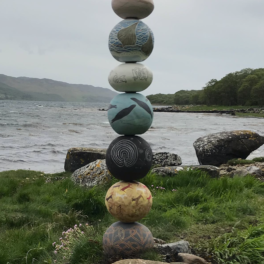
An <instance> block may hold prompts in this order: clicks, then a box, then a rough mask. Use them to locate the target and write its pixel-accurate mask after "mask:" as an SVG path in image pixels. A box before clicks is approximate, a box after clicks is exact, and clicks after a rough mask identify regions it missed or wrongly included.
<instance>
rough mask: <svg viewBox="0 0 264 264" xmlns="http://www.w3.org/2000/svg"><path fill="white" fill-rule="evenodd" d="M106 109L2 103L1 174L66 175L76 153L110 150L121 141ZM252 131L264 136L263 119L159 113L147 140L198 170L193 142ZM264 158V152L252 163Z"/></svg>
mask: <svg viewBox="0 0 264 264" xmlns="http://www.w3.org/2000/svg"><path fill="white" fill-rule="evenodd" d="M107 106H108V105H107V104H98V103H64V102H32V101H30V102H29V101H0V171H5V170H17V169H26V170H28V169H31V170H39V171H43V172H46V173H53V172H61V171H64V161H65V157H66V153H67V150H68V149H69V148H72V147H94V148H107V147H108V145H109V144H110V143H111V142H112V141H113V140H114V139H115V138H116V137H117V136H118V135H117V134H116V133H115V132H114V131H113V130H112V129H111V126H110V125H109V123H108V119H107V112H100V111H98V109H99V108H103V107H104V108H106V107H107ZM240 129H243V130H252V131H254V132H257V133H259V134H261V135H264V119H257V118H238V117H234V116H229V115H218V114H193V113H190V114H188V113H155V114H154V122H153V124H152V127H151V129H150V130H149V131H148V132H147V133H145V134H144V135H142V137H143V138H144V139H145V140H147V141H148V142H149V143H150V145H151V147H152V149H153V151H159V152H164V151H166V152H172V153H176V154H178V155H180V156H181V158H182V161H183V164H198V161H197V158H196V155H195V151H194V148H193V142H194V141H195V140H196V139H197V138H199V137H201V136H205V135H207V134H210V133H215V132H221V131H229V130H240ZM258 156H264V146H262V147H261V148H259V149H258V150H256V151H255V152H253V153H252V154H251V155H250V157H249V158H253V157H258Z"/></svg>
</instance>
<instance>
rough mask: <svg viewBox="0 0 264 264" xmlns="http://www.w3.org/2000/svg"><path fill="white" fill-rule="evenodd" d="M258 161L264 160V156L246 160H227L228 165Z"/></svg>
mask: <svg viewBox="0 0 264 264" xmlns="http://www.w3.org/2000/svg"><path fill="white" fill-rule="evenodd" d="M256 162H264V157H258V158H254V159H252V160H245V159H231V160H229V161H228V162H227V164H228V165H231V166H235V165H238V164H241V165H243V164H254V163H256Z"/></svg>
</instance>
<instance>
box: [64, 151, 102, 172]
mask: <svg viewBox="0 0 264 264" xmlns="http://www.w3.org/2000/svg"><path fill="white" fill-rule="evenodd" d="M105 156H106V149H95V148H71V149H69V150H68V152H67V155H66V159H65V164H64V169H65V171H69V172H74V171H76V170H78V169H80V168H82V167H83V166H85V165H87V164H89V163H91V162H93V161H96V160H98V159H105Z"/></svg>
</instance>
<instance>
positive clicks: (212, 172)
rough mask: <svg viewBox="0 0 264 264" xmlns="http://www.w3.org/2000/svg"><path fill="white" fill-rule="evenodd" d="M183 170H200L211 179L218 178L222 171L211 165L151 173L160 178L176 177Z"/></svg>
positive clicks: (169, 168)
mask: <svg viewBox="0 0 264 264" xmlns="http://www.w3.org/2000/svg"><path fill="white" fill-rule="evenodd" d="M182 170H200V171H204V172H206V173H207V174H208V175H209V176H210V177H211V178H218V177H219V174H220V170H219V168H218V167H215V166H211V165H191V166H170V167H159V168H154V169H152V171H151V173H154V174H157V175H159V176H163V177H164V176H176V175H177V174H178V172H179V171H182Z"/></svg>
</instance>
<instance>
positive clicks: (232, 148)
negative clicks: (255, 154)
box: [193, 130, 264, 166]
mask: <svg viewBox="0 0 264 264" xmlns="http://www.w3.org/2000/svg"><path fill="white" fill-rule="evenodd" d="M263 144H264V137H262V136H260V135H259V134H257V133H254V132H252V131H248V130H237V131H229V132H220V133H214V134H210V135H208V136H205V137H200V138H198V139H197V140H196V141H195V142H194V143H193V146H194V148H195V151H196V155H197V158H198V161H199V163H200V165H214V166H220V165H221V164H225V163H227V162H228V161H229V160H231V159H237V158H242V159H246V158H247V157H248V156H249V155H250V153H251V152H252V151H254V150H256V149H258V148H259V147H260V146H262V145H263Z"/></svg>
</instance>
